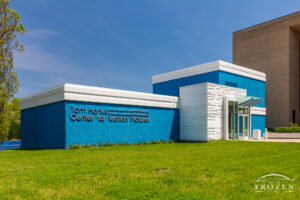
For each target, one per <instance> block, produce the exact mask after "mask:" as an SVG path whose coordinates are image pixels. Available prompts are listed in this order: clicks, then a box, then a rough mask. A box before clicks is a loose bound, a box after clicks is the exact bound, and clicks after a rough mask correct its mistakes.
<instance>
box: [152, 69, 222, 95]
mask: <svg viewBox="0 0 300 200" xmlns="http://www.w3.org/2000/svg"><path fill="white" fill-rule="evenodd" d="M205 82H211V83H219V71H214V72H208V73H205V74H198V75H195V76H189V77H184V78H179V79H175V80H170V81H165V82H161V83H155V84H153V93H154V94H163V95H170V96H179V88H180V87H182V86H187V85H193V84H197V83H205Z"/></svg>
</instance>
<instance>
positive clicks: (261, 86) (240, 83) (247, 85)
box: [219, 71, 265, 107]
mask: <svg viewBox="0 0 300 200" xmlns="http://www.w3.org/2000/svg"><path fill="white" fill-rule="evenodd" d="M226 81H227V82H231V83H236V85H237V88H242V89H247V96H255V97H260V98H262V99H263V100H264V101H263V102H262V103H260V104H258V105H256V107H265V82H264V81H259V80H256V79H252V78H247V77H244V76H240V75H236V74H232V73H228V72H224V71H219V84H220V85H226V84H225V83H226Z"/></svg>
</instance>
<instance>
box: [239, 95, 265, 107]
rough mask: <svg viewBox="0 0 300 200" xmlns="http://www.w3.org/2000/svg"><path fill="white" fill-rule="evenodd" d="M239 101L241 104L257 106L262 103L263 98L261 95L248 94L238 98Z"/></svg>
mask: <svg viewBox="0 0 300 200" xmlns="http://www.w3.org/2000/svg"><path fill="white" fill-rule="evenodd" d="M237 101H238V104H239V106H255V105H257V104H260V103H262V102H263V99H262V98H260V97H252V96H246V97H239V98H237Z"/></svg>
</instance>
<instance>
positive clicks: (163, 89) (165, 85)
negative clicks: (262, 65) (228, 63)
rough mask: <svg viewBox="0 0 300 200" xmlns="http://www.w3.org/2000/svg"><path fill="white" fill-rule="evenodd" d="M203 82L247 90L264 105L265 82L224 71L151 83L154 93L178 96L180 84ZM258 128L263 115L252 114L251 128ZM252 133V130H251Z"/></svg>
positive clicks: (261, 105)
mask: <svg viewBox="0 0 300 200" xmlns="http://www.w3.org/2000/svg"><path fill="white" fill-rule="evenodd" d="M204 82H210V83H216V84H220V85H227V86H231V87H232V86H236V87H237V88H242V89H246V90H247V95H248V96H255V97H261V98H262V99H263V102H262V103H260V104H258V105H256V106H257V107H265V82H264V81H260V80H256V79H252V78H248V77H245V76H240V75H236V74H232V73H229V72H224V71H213V72H208V73H204V74H199V75H194V76H190V77H184V78H178V79H174V80H170V81H165V82H160V83H155V84H153V93H154V94H163V95H172V96H179V88H180V87H182V86H187V85H193V84H199V83H204ZM253 129H260V130H261V132H262V134H263V132H264V130H265V116H260V115H252V130H253ZM251 134H252V131H251Z"/></svg>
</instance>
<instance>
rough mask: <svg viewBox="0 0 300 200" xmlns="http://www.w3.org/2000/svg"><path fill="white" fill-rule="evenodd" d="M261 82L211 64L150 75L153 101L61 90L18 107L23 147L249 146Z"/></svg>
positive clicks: (260, 122)
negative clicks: (221, 142) (237, 142)
mask: <svg viewBox="0 0 300 200" xmlns="http://www.w3.org/2000/svg"><path fill="white" fill-rule="evenodd" d="M265 81H266V76H265V74H264V73H261V72H257V71H254V70H250V69H247V68H244V67H241V66H237V65H233V64H231V63H227V62H223V61H216V62H212V63H207V64H203V65H199V66H194V67H189V68H185V69H181V70H177V71H173V72H169V73H165V74H160V75H156V76H154V77H153V93H154V94H149V93H141V92H132V91H124V90H115V89H107V88H100V87H91V86H83V85H74V84H64V85H61V86H58V87H56V88H52V89H49V90H46V91H43V92H40V93H37V94H34V95H31V96H29V97H25V98H23V99H22V100H21V105H20V106H21V120H22V125H21V140H22V147H23V148H68V147H69V146H70V145H72V144H81V145H84V144H106V143H129V144H132V143H141V142H151V141H154V140H156V141H160V140H170V139H173V140H189V141H190V140H191V141H209V140H216V139H226V140H227V139H251V138H253V136H254V135H253V132H255V133H256V132H257V131H258V133H259V132H260V133H261V135H262V134H263V132H264V129H265V114H266V109H265V104H264V99H265ZM255 137H257V136H256V135H255Z"/></svg>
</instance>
